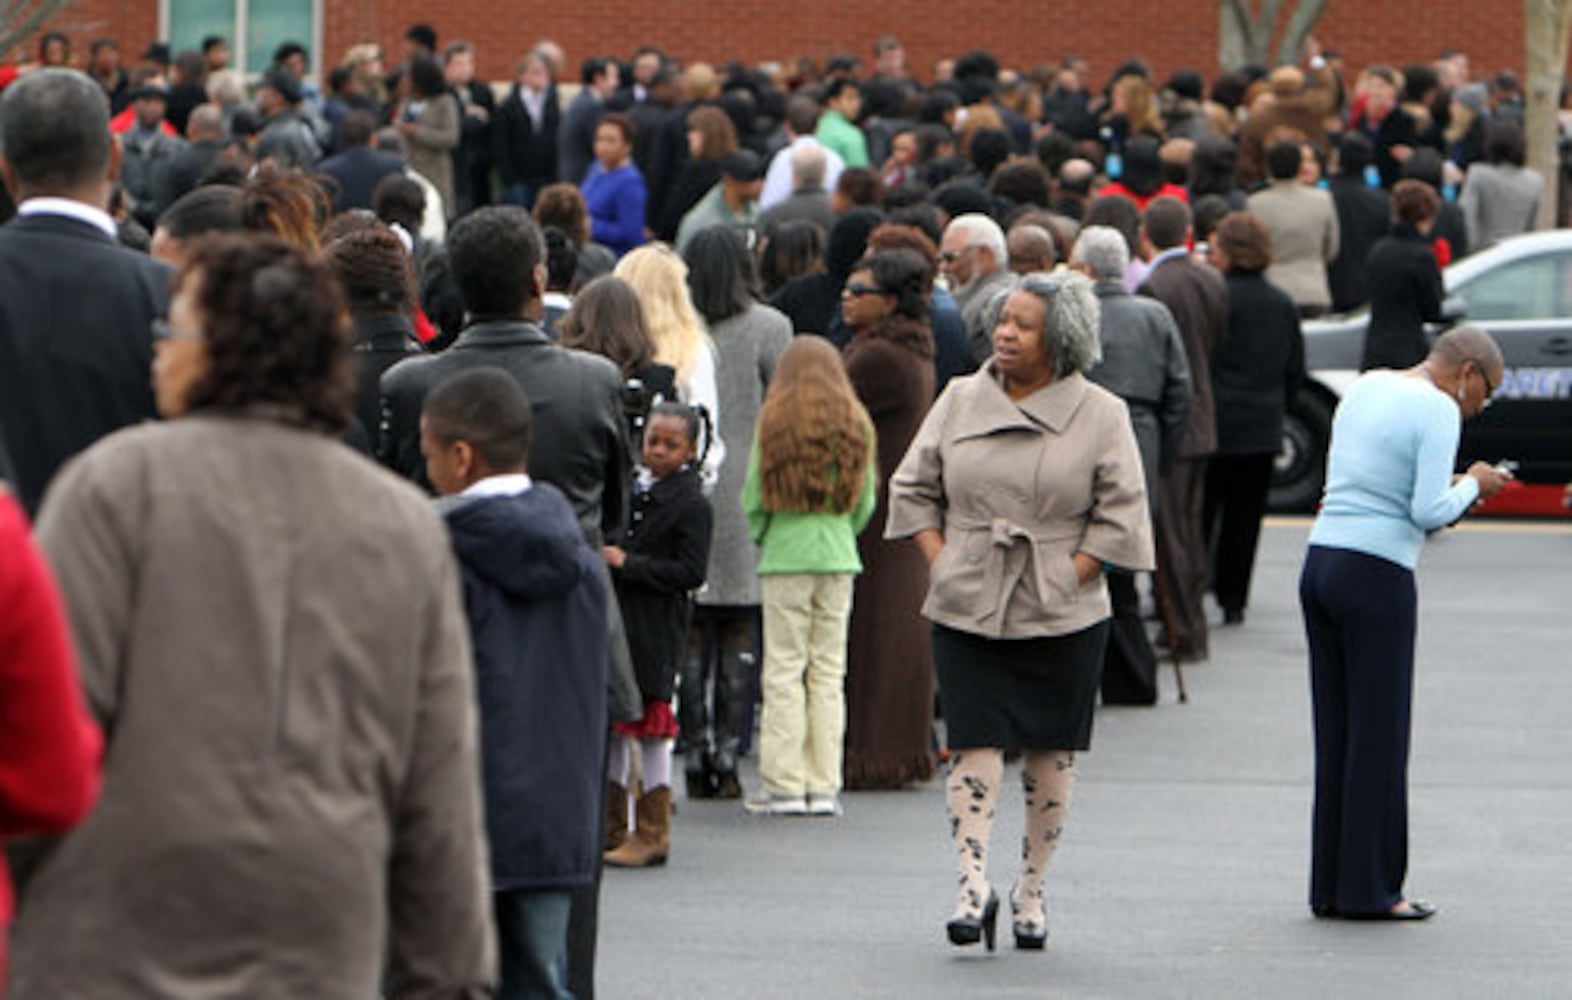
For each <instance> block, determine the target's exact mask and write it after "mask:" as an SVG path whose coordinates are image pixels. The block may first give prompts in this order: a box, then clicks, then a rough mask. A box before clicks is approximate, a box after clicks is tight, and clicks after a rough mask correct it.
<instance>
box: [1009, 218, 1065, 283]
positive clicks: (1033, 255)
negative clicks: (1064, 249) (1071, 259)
mask: <svg viewBox="0 0 1572 1000" xmlns="http://www.w3.org/2000/svg"><path fill="white" fill-rule="evenodd" d="M1005 247H1006V248H1007V249H1008V251H1009V254H1010V270H1012V271H1014V272H1015V273H1016V274H1031V273H1032V272H1033V271H1052V270H1053V266H1054V265H1055V264H1057V263H1058V262H1059V255H1058V253H1056V252H1055V250H1054V245H1053V236H1052V234H1050V233H1049V232H1048V230H1046V229H1044V228H1043V227H1042V226H1036V225H1032V224H1030V223H1028V224H1026V225H1020V226H1016V227H1015V228H1014V229H1011V230H1010V233H1009V235H1008V236H1007V237H1006V238H1005Z"/></svg>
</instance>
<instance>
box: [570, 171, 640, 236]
mask: <svg viewBox="0 0 1572 1000" xmlns="http://www.w3.org/2000/svg"><path fill="white" fill-rule="evenodd" d="M580 193H582V194H583V195H584V206H585V207H586V208H588V209H589V215H590V231H591V234H592V235H593V236H594V239H595V242H596V243H603V244H605V245H606V247H607V248H608V249H610V250H611V252H612V253H614V254H616V255H617V256H618V257H621V256H622V255H623V254H625V253H627V252H628V251H629V250H632V249H633V248H634V247H636V246H639V245H641V244H643V242H644V205H645V202H646V201H648V200H649V192H648V189H647V188H646V187H645V186H644V175H643V174H641V173H639V168H638V167H635V166H634V165H633V164H631V163H629V164H628V165H626V166H622V167H618V168H617V169H616V170H611V171H608V170H607V169H606V168H605V167H603V166H602V165H601V164H600V163H599V162H598V161H597V162H596V164H595V165H594V166H593V167H590V172H589V176H588V177H586V178H584V183H583V185H582V186H581V192H580Z"/></svg>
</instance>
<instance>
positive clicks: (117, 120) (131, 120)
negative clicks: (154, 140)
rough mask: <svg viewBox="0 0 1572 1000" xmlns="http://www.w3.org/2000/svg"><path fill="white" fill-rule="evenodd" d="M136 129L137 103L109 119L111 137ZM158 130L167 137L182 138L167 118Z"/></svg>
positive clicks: (159, 125)
mask: <svg viewBox="0 0 1572 1000" xmlns="http://www.w3.org/2000/svg"><path fill="white" fill-rule="evenodd" d="M134 128H136V104H135V103H132V104H131V105H130V106H129V107H127V108H126V109H125V110H124V111H122V112H120V113H119V114H118V115H115V116H114V117H113V118H111V119H109V132H110V134H111V135H125V134H126V133H127V132H129V131H131V130H132V129H134ZM158 128H159V131H161V132H163V133H164V134H165V135H171V136H174V137H175V138H176V139H178V138H180V133H179V132H176V131H175V127H174V126H173V125H171V124H169V119H167V118H166V119H164V120H163V121H161V122H159V123H158Z"/></svg>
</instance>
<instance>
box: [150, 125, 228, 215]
mask: <svg viewBox="0 0 1572 1000" xmlns="http://www.w3.org/2000/svg"><path fill="white" fill-rule="evenodd" d="M223 149H224V143H222V142H220V141H218V140H216V139H203V140H202V141H200V142H193V143H191V144H190V145H188V146H187V147H186V148H185V149H182V150H180V152H178V153H176V154H175V155H174V156H173V157H172V158H171V159H169V160H168V161H166V162H164V163H163V164H161V165H160V169H157V170H155V171H154V172H153V210H152V215H153V219H154V220H155V221H156V220H157V219H158V217H159V216H161V215H163V214H164V210H165V209H166V208H168V207H169V206H170V205H173V204H174V203H175V202H176V201H177V200H178V199H179V198H180V196H181V195H183V194H185V193H187V192H188V191H192V190H194V189H195V188H196V186H197V184H198V183H200V182H201V180H202V175H203V174H205V173H207V171H208V168H210V167H211V166H212V165H213V162H214V161H215V160H217V159H218V154H219V153H221V152H223Z"/></svg>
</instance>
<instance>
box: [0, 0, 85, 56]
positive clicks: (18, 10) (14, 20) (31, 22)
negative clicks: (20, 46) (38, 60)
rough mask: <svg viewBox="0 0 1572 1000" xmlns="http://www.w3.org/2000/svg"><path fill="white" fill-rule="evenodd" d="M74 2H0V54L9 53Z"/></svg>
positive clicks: (56, 0) (28, 0)
mask: <svg viewBox="0 0 1572 1000" xmlns="http://www.w3.org/2000/svg"><path fill="white" fill-rule="evenodd" d="M73 2H74V0H4V2H0V54H3V53H6V52H9V51H10V50H11V48H12V47H13V46H15V45H16V44H17V43H18V42H20V41H23V40H25V39H26V38H27V37H28V36H29V35H31V34H32V33H33V32H35V31H37V30H38V29H39V27H40V26H42V25H43V23H44V22H45V21H47V20H49V19H50V18H51V17H53V16H54V15H55V14H58V13H59V12H60V11H62V10H64V9H65V8H66V7H69V6H70V5H71V4H72V3H73Z"/></svg>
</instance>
